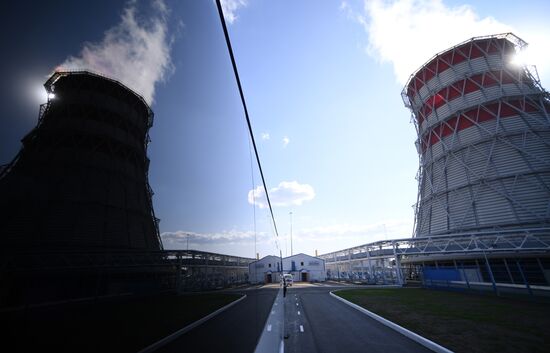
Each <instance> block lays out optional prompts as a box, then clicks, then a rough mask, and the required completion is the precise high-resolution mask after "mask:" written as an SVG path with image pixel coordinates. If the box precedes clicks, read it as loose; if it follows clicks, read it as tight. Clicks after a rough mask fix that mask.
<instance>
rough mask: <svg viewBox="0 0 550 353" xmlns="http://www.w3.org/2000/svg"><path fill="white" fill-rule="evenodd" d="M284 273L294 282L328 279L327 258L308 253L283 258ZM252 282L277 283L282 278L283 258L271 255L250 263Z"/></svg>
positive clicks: (249, 270) (249, 271)
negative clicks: (289, 275)
mask: <svg viewBox="0 0 550 353" xmlns="http://www.w3.org/2000/svg"><path fill="white" fill-rule="evenodd" d="M283 273H290V274H292V276H293V277H294V282H321V281H325V279H326V270H325V260H323V259H321V258H318V257H314V256H309V255H306V254H301V253H300V254H296V255H293V256H288V257H285V258H283ZM248 274H249V278H250V283H277V282H279V281H280V280H281V277H280V275H281V258H280V257H278V256H273V255H269V256H266V257H263V258H261V259H260V260H257V261H254V262H251V263H250V264H249V265H248Z"/></svg>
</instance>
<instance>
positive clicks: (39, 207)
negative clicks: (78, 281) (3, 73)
mask: <svg viewBox="0 0 550 353" xmlns="http://www.w3.org/2000/svg"><path fill="white" fill-rule="evenodd" d="M44 86H45V87H46V90H47V91H48V93H49V98H48V102H47V103H46V104H43V105H42V106H41V107H40V117H39V121H38V124H37V126H36V127H35V128H34V129H33V130H32V131H31V132H30V133H29V134H28V135H27V136H25V137H24V138H23V140H22V142H23V147H22V149H21V151H20V152H19V154H18V155H17V156H16V158H15V159H14V160H13V161H12V162H11V164H9V165H7V166H5V168H4V169H3V170H2V171H1V172H0V237H1V238H0V242H1V244H2V247H3V248H4V250H7V249H28V250H37V249H40V250H51V249H54V250H55V249H72V250H93V249H98V250H100V249H141V250H160V249H161V248H162V243H161V241H160V237H159V230H158V220H157V219H156V218H155V215H154V212H153V207H152V199H151V196H152V192H151V189H150V187H149V183H148V175H147V173H148V169H149V160H148V158H147V144H148V142H149V135H148V130H149V128H150V127H151V126H152V122H153V113H152V111H151V109H150V108H149V106H148V105H147V104H146V103H145V101H144V100H143V99H142V98H141V97H140V96H139V95H137V94H136V93H134V92H133V91H131V90H130V89H128V88H127V87H125V86H124V85H122V84H121V83H119V82H117V81H114V80H111V79H108V78H105V77H102V76H99V75H96V74H92V73H89V72H56V73H54V74H53V75H52V77H50V79H49V80H48V81H47V82H46V83H45V85H44Z"/></svg>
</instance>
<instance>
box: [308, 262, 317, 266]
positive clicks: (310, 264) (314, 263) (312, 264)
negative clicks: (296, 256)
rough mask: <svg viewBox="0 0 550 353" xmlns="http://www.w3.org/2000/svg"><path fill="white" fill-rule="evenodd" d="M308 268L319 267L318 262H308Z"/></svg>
mask: <svg viewBox="0 0 550 353" xmlns="http://www.w3.org/2000/svg"><path fill="white" fill-rule="evenodd" d="M308 265H309V266H319V261H310V262H309V263H308Z"/></svg>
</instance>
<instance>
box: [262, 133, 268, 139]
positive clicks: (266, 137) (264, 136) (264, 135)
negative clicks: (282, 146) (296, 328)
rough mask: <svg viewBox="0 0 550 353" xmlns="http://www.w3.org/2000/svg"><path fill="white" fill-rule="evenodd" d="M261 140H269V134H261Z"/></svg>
mask: <svg viewBox="0 0 550 353" xmlns="http://www.w3.org/2000/svg"><path fill="white" fill-rule="evenodd" d="M262 140H269V133H268V132H262Z"/></svg>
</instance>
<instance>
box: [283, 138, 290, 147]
mask: <svg viewBox="0 0 550 353" xmlns="http://www.w3.org/2000/svg"><path fill="white" fill-rule="evenodd" d="M289 143H290V139H289V138H288V137H287V136H285V137H283V148H285V147H286V146H288V144H289Z"/></svg>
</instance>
